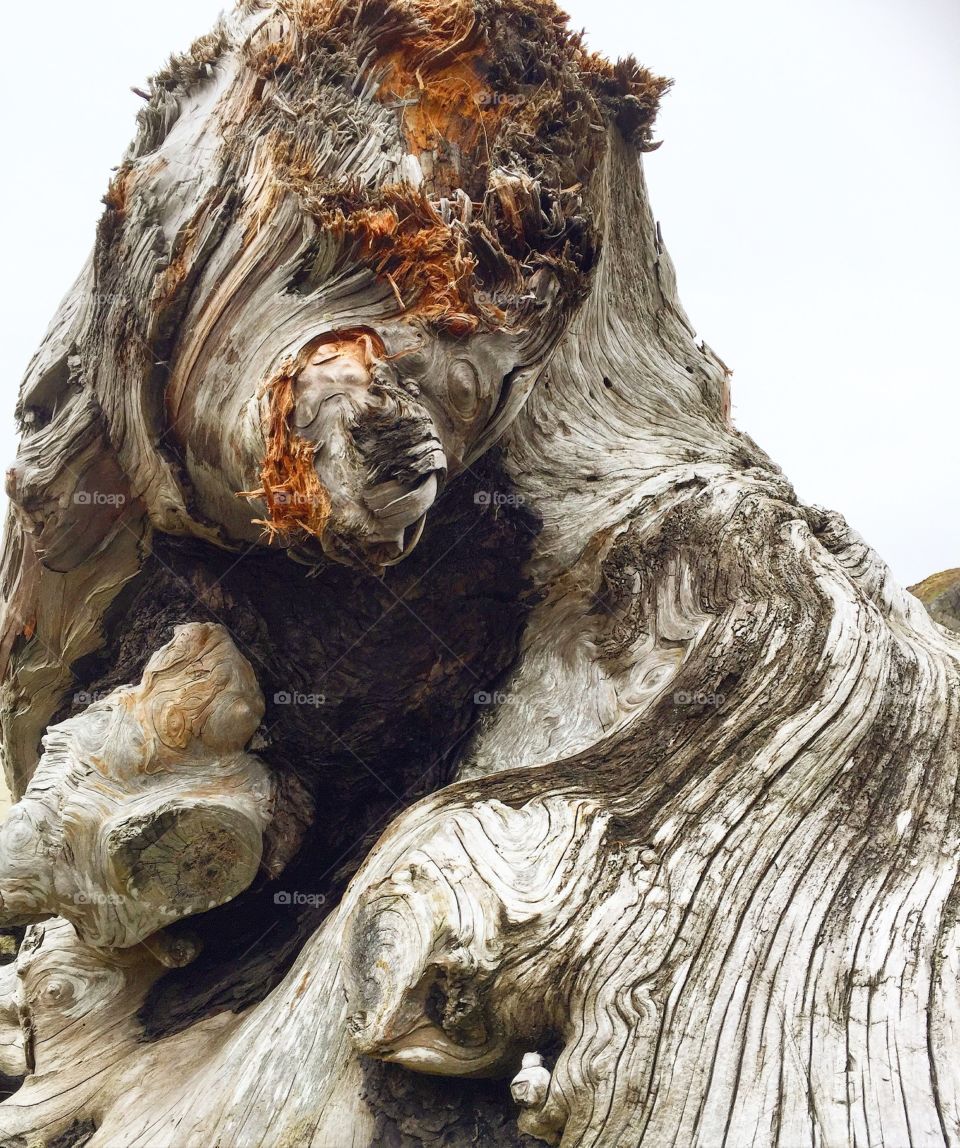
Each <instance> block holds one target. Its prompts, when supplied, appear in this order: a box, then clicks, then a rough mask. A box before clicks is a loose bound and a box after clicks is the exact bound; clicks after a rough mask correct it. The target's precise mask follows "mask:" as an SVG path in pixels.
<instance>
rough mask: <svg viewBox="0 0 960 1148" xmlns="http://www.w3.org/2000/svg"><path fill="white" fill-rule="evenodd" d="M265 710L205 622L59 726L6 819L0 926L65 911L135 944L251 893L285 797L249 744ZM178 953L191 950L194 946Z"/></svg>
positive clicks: (113, 942) (238, 659) (92, 931)
mask: <svg viewBox="0 0 960 1148" xmlns="http://www.w3.org/2000/svg"><path fill="white" fill-rule="evenodd" d="M263 707H264V703H263V695H262V694H261V692H260V688H259V686H258V685H257V681H256V678H255V676H254V674H253V670H252V669H251V668H250V664H249V663H248V662H247V660H246V659H245V658H244V657H243V656H242V655H241V654H240V653H239V652H238V650H237V648H236V646H235V645H234V644H233V641H232V640H231V638H230V635H229V634H228V633H227V632H226V631H225V630H224V629H223V628H222V627H220V626H213V625H209V624H205V623H197V624H192V625H186V626H181V627H178V629H177V632H176V634H175V636H174V638H173V639H172V640H171V641H170V642H169V643H168V644H167V645H166V646H164V647H163V648H162V649H161V650H158V651H157V653H156V654H154V656H153V657H152V658H151V659H150V661H149V662H148V663H147V666H146V669H145V671H144V674H143V679H142V680H141V682H140V684H139V685H137V686H127V687H123V688H121V689H118V690H115V691H114V692H113V693H111V694H109V695H108V696H107V697H105V698H103V699H102V700H99V701H96V702H94V703H93V704H92V705H90V706H88V707H87V708H86V709H85V710H84V711H83V712H82V713H80V714H78V716H77V717H74V718H70V719H69V720H68V721H65V722H63V723H61V724H60V725H56V726H51V727H50V729H49V730H48V731H47V734H46V736H45V738H44V754H43V757H42V758H41V759H40V762H39V764H38V766H37V769H36V771H35V773H34V775H33V777H32V779H31V781H30V784H29V785H28V786H27V791H26V793H25V794H24V795H23V797H22V798H21V799H20V801H18V802H17V803H16V804H15V805H14V806H13V808H12V809H11V810H10V811H9V813H8V814H7V817H6V819H5V820H4V822H3V824H2V826H0V924H6V925H11V924H13V925H16V924H28V923H30V922H33V921H40V920H43V919H45V918H48V917H54V916H63V917H65V918H66V919H67V920H68V921H70V922H71V923H72V924H73V925H74V926H75V927H76V929H77V931H78V933H79V934H80V936H81V937H82V938H83V939H84V940H85V941H87V942H88V943H90V944H91V945H94V946H98V947H101V948H128V947H130V946H131V945H136V944H139V943H140V942H141V941H144V940H146V938H148V937H150V936H151V935H153V934H155V933H157V932H159V930H161V929H163V928H165V927H166V926H169V925H171V924H173V923H174V922H175V921H177V920H179V919H180V918H181V917H185V916H189V915H191V914H193V913H198V912H202V911H205V910H208V909H211V908H214V907H215V906H217V905H221V904H223V903H224V902H225V901H229V900H231V899H232V898H233V897H235V896H237V895H238V894H239V893H241V892H243V890H244V889H246V888H247V886H248V885H249V884H250V883H251V882H252V881H253V879H254V878H255V877H256V875H257V872H258V870H259V868H260V865H261V859H262V854H263V834H264V831H265V829H266V827H267V825H268V823H269V820H270V816H271V812H272V807H273V782H272V780H271V778H270V775H269V772H268V771H267V770H266V768H265V767H264V765H263V763H262V762H261V761H259V760H258V759H257V758H256V757H254V756H253V755H252V754H248V753H245V752H244V747H245V746H246V744H247V743H248V742H249V741H250V739H251V738H252V737H253V735H254V733H255V731H256V729H257V726H258V725H259V724H260V719H261V718H262V717H263ZM160 944H161V942H160V941H159V940H157V941H156V942H155V945H156V946H157V947H159V946H160ZM165 950H166V951H167V952H168V954H169V959H170V961H171V963H183V962H184V961H185V960H187V959H189V955H190V954H189V946H186V950H187V951H186V952H184V951H183V950H184V945H183V943H182V942H181V943H179V944H178V943H171V944H170V945H167V946H165Z"/></svg>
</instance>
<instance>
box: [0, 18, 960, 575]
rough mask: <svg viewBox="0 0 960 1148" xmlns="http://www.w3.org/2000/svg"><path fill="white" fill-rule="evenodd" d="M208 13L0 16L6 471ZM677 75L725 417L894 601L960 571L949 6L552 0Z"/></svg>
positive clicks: (697, 271)
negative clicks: (139, 142) (730, 398)
mask: <svg viewBox="0 0 960 1148" xmlns="http://www.w3.org/2000/svg"><path fill="white" fill-rule="evenodd" d="M220 8H221V3H220V0H163V2H162V3H161V2H160V0H140V2H138V3H131V2H130V0H120V2H110V0H85V2H84V3H82V4H79V3H77V2H76V0H47V2H46V3H45V4H44V5H43V6H42V14H41V12H40V10H38V9H37V7H36V6H27V5H22V4H21V5H16V6H10V8H9V11H5V13H4V30H5V34H6V42H7V44H8V45H9V46H11V48H10V50H9V51H8V52H7V53H6V55H5V58H4V67H3V69H2V72H0V107H2V109H3V111H2V117H3V129H4V137H5V149H4V150H5V154H6V156H7V157H8V159H7V165H8V166H7V172H6V179H5V180H4V181H3V182H2V184H0V220H2V229H3V239H4V248H5V256H6V275H5V276H4V281H3V286H2V293H3V295H2V316H3V322H4V331H3V340H2V343H0V460H3V461H4V463H5V465H6V463H7V462H9V461H10V460H12V458H13V455H14V449H15V447H14V436H13V431H12V418H11V417H10V414H8V412H12V409H13V405H14V401H15V397H16V390H17V386H18V383H19V379H20V377H21V375H22V373H23V370H24V368H25V366H26V363H27V361H28V359H29V357H30V354H31V353H32V351H33V350H34V348H35V347H36V345H37V343H38V341H39V339H40V337H41V336H42V334H43V331H44V329H45V327H46V325H47V322H48V321H49V319H50V318H51V316H52V315H53V312H54V311H55V309H56V306H57V304H58V302H59V300H60V298H61V297H62V295H63V294H64V293H65V291H66V290H67V288H68V287H69V285H70V283H71V282H72V280H73V278H74V276H75V275H76V273H77V272H78V271H79V269H80V266H81V264H82V262H83V260H84V258H85V256H86V253H87V250H88V249H89V247H90V245H91V243H92V240H93V232H94V226H95V223H96V220H97V218H98V216H99V214H100V211H101V204H100V202H99V201H100V197H101V196H102V195H103V193H104V191H105V190H106V186H107V181H108V178H109V174H110V171H109V169H110V168H111V167H112V166H113V165H115V164H117V163H119V161H120V158H121V156H122V153H123V150H124V148H125V146H126V144H127V142H128V141H129V139H130V137H131V136H132V134H133V129H134V116H135V114H136V111H137V108H138V106H139V104H140V100H139V99H138V98H137V97H136V96H134V95H132V94H131V92H130V91H129V87H130V85H131V84H139V85H142V84H143V82H144V80H145V78H146V76H147V75H148V74H149V73H150V72H152V71H154V70H156V69H157V68H158V67H159V66H160V65H162V63H163V62H164V61H165V59H166V57H167V56H168V55H169V54H170V52H171V51H173V50H175V49H176V50H179V49H182V48H184V47H186V46H187V45H188V44H189V42H190V41H191V40H192V39H193V38H194V36H196V35H198V34H200V33H202V32H205V31H207V30H208V28H209V27H210V26H211V25H212V23H213V21H214V19H215V17H216V15H217V13H218V12H219V10H220ZM567 9H568V11H570V12H571V14H572V16H573V22H574V24H575V25H576V26H581V25H582V26H586V27H587V28H588V30H589V32H590V33H591V35H590V42H591V44H592V46H593V47H595V48H597V49H599V50H601V51H604V52H606V53H607V54H609V55H614V56H615V55H618V54H620V55H623V54H626V53H629V52H632V53H634V54H635V55H636V56H637V57H638V58H639V59H640V61H641V62H642V63H645V64H647V65H648V66H650V67H651V68H654V69H655V70H657V71H660V72H662V73H664V74H666V75H670V76H673V78H674V79H675V81H676V86H675V88H674V90H673V92H672V93H670V94H669V95H668V97H667V98H666V100H665V104H664V108H663V112H662V114H661V118H660V127H659V134H660V136H661V137H662V138H663V139H664V140H665V143H664V144H663V147H662V148H661V149H660V150H659V151H657V152H656V153H654V154H653V155H651V156H649V157H648V159H647V163H646V169H647V176H648V180H649V183H650V187H651V193H652V197H653V203H654V208H655V210H656V213H657V215H658V217H659V219H660V221H661V224H662V227H663V233H664V238H665V240H666V243H667V245H668V247H669V248H670V251H671V254H672V255H673V258H674V261H675V262H676V264H677V271H678V277H679V281H680V288H681V293H682V297H683V300H684V303H685V306H686V309H687V311H688V312H689V314H690V316H691V318H692V320H693V322H694V323H695V324H696V325H697V326H698V329H699V332H700V334H701V335H702V336H704V337H705V338H706V340H707V342H709V343H710V344H711V346H713V348H714V349H715V350H716V351H717V353H718V354H719V355H720V356H721V357H722V358H723V359H724V360H725V361H726V362H727V363H729V364H730V366H731V367H733V368H734V370H735V375H734V379H733V395H734V415H735V418H736V420H737V423H738V425H739V426H741V427H742V428H743V429H744V430H746V431H748V432H749V433H750V434H751V435H753V437H754V438H755V439H757V441H758V442H759V443H760V445H761V446H763V447H764V448H765V449H766V450H767V451H769V453H770V454H772V455H773V457H774V458H775V459H776V460H777V461H778V462H779V463H780V464H781V465H782V466H783V467H784V469H785V470H786V472H787V474H788V475H789V476H790V477H791V478H792V479H793V481H794V483H795V485H796V487H797V489H798V491H799V493H800V495H801V496H802V497H803V498H805V499H806V500H808V501H812V502H818V503H821V504H824V505H827V506H831V507H833V508H835V509H838V510H840V511H842V512H843V513H844V514H845V515H846V516H847V518H848V519H849V520H850V522H851V523H852V524H853V525H854V526H855V527H856V528H857V529H858V530H860V532H861V533H862V534H863V535H864V536H865V537H866V538H867V540H868V541H869V542H871V543H872V544H873V545H874V546H876V547H877V548H878V549H879V551H880V552H881V553H882V554H883V555H884V556H885V557H886V558H887V560H888V561H889V562H890V563H891V565H892V566H893V569H894V571H895V572H896V574H897V576H898V577H899V578H900V580H901V581H902V582H903V583H905V584H907V583H911V582H915V581H917V580H919V579H920V578H922V577H924V576H925V575H927V574H930V573H933V572H934V571H936V570H940V569H942V568H944V567H947V566H956V565H960V535H958V530H957V525H956V517H957V502H958V495H957V490H958V486H957V479H956V476H957V457H958V453H960V397H958V395H960V388H958V381H960V368H958V360H957V352H956V348H955V345H954V337H955V332H956V330H957V316H958V314H960V222H958V210H957V204H958V202H960V192H958V189H960V129H958V124H960V63H958V62H960V4H957V2H956V0H792V2H789V3H770V0H724V3H717V0H645V2H644V3H642V4H637V3H635V2H632V0H631V2H628V3H627V2H617V0H568V3H567Z"/></svg>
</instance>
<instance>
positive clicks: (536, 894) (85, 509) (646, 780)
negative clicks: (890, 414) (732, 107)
mask: <svg viewBox="0 0 960 1148" xmlns="http://www.w3.org/2000/svg"><path fill="white" fill-rule="evenodd" d="M664 86H665V84H664V82H663V81H660V80H658V79H657V78H655V77H653V76H651V75H650V74H649V73H647V72H645V71H643V70H642V69H639V68H638V67H637V66H636V65H635V64H634V63H633V62H632V61H627V62H624V63H622V64H620V65H616V66H611V65H608V64H606V63H604V62H603V61H600V60H598V59H596V58H595V57H592V56H590V55H589V53H587V52H586V50H585V49H584V48H583V45H582V44H581V43H580V41H579V39H578V38H577V37H574V36H571V35H569V34H568V33H567V32H566V31H565V28H564V25H563V22H562V20H561V19H560V17H559V14H558V13H557V11H556V10H555V9H554V8H553V7H552V4H550V3H547V2H545V0H536V2H533V3H531V2H528V0H497V2H496V3H489V4H487V3H484V4H476V5H472V4H456V5H451V6H445V7H441V6H439V5H435V4H434V3H432V2H430V0H420V2H419V3H418V4H416V5H407V4H399V3H397V4H394V3H391V2H389V0H378V2H377V3H369V4H364V5H360V6H359V7H358V6H357V5H349V4H322V5H321V4H314V3H308V2H306V0H299V2H296V3H288V4H282V5H277V6H276V7H266V6H261V5H259V4H249V3H248V4H245V5H241V6H240V8H239V9H238V10H237V11H236V13H234V14H233V15H232V16H231V17H230V18H229V19H228V20H227V21H226V22H225V23H224V24H223V25H222V26H221V27H220V28H219V29H218V30H217V32H215V33H214V34H213V35H212V36H211V37H208V38H206V39H205V40H203V41H201V42H199V43H198V45H195V47H194V50H193V51H192V53H190V54H188V56H186V57H184V58H181V59H178V60H174V61H172V62H171V65H170V67H169V68H168V69H167V70H166V71H165V72H164V73H162V74H161V75H160V76H158V77H157V78H156V80H155V81H154V86H153V95H152V98H151V100H150V103H149V105H148V106H146V107H145V109H144V112H143V113H142V116H141V124H140V132H139V135H138V138H137V141H136V142H135V144H134V145H133V148H132V150H131V153H130V155H129V157H128V158H127V160H126V161H125V162H124V164H123V165H122V167H121V168H120V170H119V172H118V174H117V177H116V179H115V180H114V182H113V184H112V186H111V190H110V192H109V193H108V196H107V205H106V211H105V214H104V218H103V220H102V222H101V225H100V228H99V231H98V235H97V242H96V246H95V249H94V253H93V256H92V259H91V262H90V264H89V265H88V267H87V269H86V270H85V271H84V273H83V274H82V275H81V278H80V280H79V281H78V284H77V286H76V287H75V288H74V290H73V291H72V293H71V295H70V296H69V297H68V299H67V300H66V301H65V303H64V305H63V307H62V308H61V311H60V312H59V314H58V316H57V318H56V319H55V321H54V324H53V325H52V327H51V330H50V332H49V334H48V336H47V339H46V341H45V343H44V345H43V346H42V348H41V350H40V351H39V352H38V355H37V357H36V358H35V360H34V363H33V364H32V365H31V369H30V371H29V373H28V376H27V379H26V382H25V384H24V389H23V393H22V396H21V401H20V406H19V415H20V417H21V419H22V422H23V426H24V435H23V445H22V449H21V455H20V457H19V458H18V461H17V464H16V466H15V468H14V471H13V473H12V476H11V480H10V483H11V491H12V497H13V500H14V503H15V509H14V511H13V513H12V515H11V519H10V522H9V524H8V533H7V542H6V552H5V563H6V564H5V568H4V583H3V584H4V597H5V601H6V607H7V615H6V629H5V646H4V650H5V656H6V658H7V668H6V670H5V674H4V678H3V705H2V716H3V750H4V761H5V766H6V769H7V773H8V777H9V778H10V781H11V784H12V788H13V791H14V794H15V796H16V797H18V798H19V799H20V800H19V801H18V804H17V805H16V806H15V807H14V809H13V810H12V811H11V813H10V815H9V817H8V819H7V821H6V823H5V825H4V827H3V830H2V833H0V893H2V897H3V906H2V909H0V915H2V916H3V918H4V920H5V921H6V923H8V924H9V925H11V926H14V925H16V926H19V928H20V929H21V930H22V929H23V927H24V926H25V927H26V933H25V936H24V938H23V940H22V942H21V943H20V945H19V952H18V953H17V956H16V958H15V960H14V961H13V962H12V963H9V964H7V965H6V966H5V968H4V970H3V971H4V975H5V988H4V992H5V996H4V998H3V1002H2V1004H0V1072H2V1073H4V1074H5V1076H6V1078H8V1080H9V1081H10V1087H11V1089H13V1088H14V1086H15V1085H16V1084H17V1082H18V1081H19V1079H20V1078H21V1077H22V1078H23V1082H22V1084H20V1085H19V1087H16V1088H15V1090H14V1091H13V1092H12V1095H11V1096H10V1098H9V1099H8V1100H7V1101H6V1102H5V1103H4V1104H3V1105H2V1106H0V1132H2V1135H3V1136H4V1137H5V1138H6V1139H5V1141H4V1143H8V1144H10V1145H18V1146H20V1145H33V1144H52V1143H59V1144H81V1143H89V1144H91V1145H104V1146H107V1145H109V1146H111V1148H113V1146H115V1145H120V1144H123V1145H131V1146H132V1145H137V1146H146V1145H154V1146H161V1145H210V1144H221V1145H261V1144H264V1145H277V1146H280V1145H314V1146H316V1148H321V1146H336V1148H340V1146H341V1145H343V1146H346V1145H356V1146H358V1148H359V1146H361V1145H423V1144H430V1145H450V1146H457V1148H459V1146H460V1145H467V1144H477V1143H479V1144H484V1145H511V1146H512V1145H529V1144H533V1143H535V1142H538V1141H545V1142H547V1143H553V1144H562V1145H563V1146H564V1148H573V1146H579V1145H595V1146H611V1148H612V1146H620V1145H624V1144H634V1145H644V1146H650V1145H655V1146H657V1148H659V1146H660V1145H665V1144H698V1145H703V1146H712V1145H723V1144H726V1145H739V1144H744V1145H747V1144H749V1145H757V1146H761V1145H780V1146H783V1148H795V1146H799V1145H811V1146H814V1145H816V1146H818V1148H819V1146H821V1145H846V1144H857V1145H860V1144H872V1145H877V1144H881V1145H884V1146H887V1148H891V1146H900V1145H920V1144H923V1145H928V1144H929V1145H951V1146H952V1145H957V1144H960V1089H958V1082H957V1075H956V1064H957V1063H958V1062H960V1047H958V1043H960V1041H958V1031H960V1000H958V991H957V967H958V939H960V925H958V912H957V910H958V897H960V886H958V882H957V871H958V864H960V838H958V834H957V825H958V820H957V813H958V810H957V801H958V798H957V794H958V764H960V754H958V749H960V733H958V724H960V714H958V710H960V646H958V643H957V636H956V634H955V633H953V632H951V631H948V630H947V629H946V628H945V627H943V626H940V625H938V624H937V623H935V622H934V621H933V620H931V618H930V617H929V616H928V615H927V613H926V611H925V610H924V607H923V605H922V604H921V603H920V602H919V601H918V600H917V599H916V598H914V597H912V596H911V595H909V594H907V593H906V592H904V591H902V590H901V589H900V588H899V587H898V586H897V585H896V584H895V582H894V580H893V579H892V577H891V575H890V573H889V571H888V570H887V568H886V567H885V566H884V564H883V563H882V561H881V560H880V559H879V558H878V556H877V555H876V554H875V553H874V552H873V551H871V550H870V548H869V547H868V546H867V545H866V544H865V543H864V542H863V541H862V540H861V539H860V538H858V537H857V536H856V535H855V534H854V533H853V532H852V531H851V530H850V529H849V527H848V526H847V525H846V524H845V523H844V521H843V520H842V518H841V517H840V516H839V515H837V514H835V513H832V512H830V511H827V510H823V509H820V508H816V507H807V506H804V505H803V504H802V503H801V502H800V501H799V500H798V499H797V497H796V495H795V493H794V491H793V489H792V487H791V486H790V484H789V482H788V480H787V479H786V478H785V477H784V475H783V474H782V473H781V472H780V470H779V469H778V468H777V467H776V465H775V464H774V463H772V462H771V461H770V460H769V459H768V458H767V456H766V455H765V454H764V453H763V452H762V450H760V449H759V448H758V447H757V446H756V445H755V444H754V443H753V442H752V441H750V440H749V439H748V438H747V437H746V436H744V435H742V434H741V433H739V432H738V431H737V430H736V429H735V428H734V427H733V426H732V425H731V423H730V419H729V393H728V376H729V372H728V371H727V369H726V367H725V366H724V364H723V363H722V362H721V361H720V359H719V358H718V357H717V356H716V355H715V354H714V353H713V352H712V351H711V350H710V349H709V348H708V347H707V346H705V345H704V344H703V343H702V342H698V341H697V339H696V336H695V332H694V329H693V328H692V326H691V324H690V322H689V320H688V319H687V317H686V316H685V314H684V312H683V310H682V308H681V306H680V304H679V301H678V298H677V293H676V284H675V279H674V272H673V268H672V264H671V262H670V259H669V256H668V255H667V253H666V250H665V248H664V245H663V240H662V236H661V234H660V230H659V228H658V227H657V226H656V224H655V222H654V220H653V217H652V215H651V211H650V207H649V204H648V198H647V193H646V188H645V185H644V181H643V174H642V168H641V162H640V153H641V152H642V151H644V150H648V149H649V148H650V147H651V146H652V145H651V140H650V132H651V125H652V120H653V115H654V113H655V110H656V102H657V98H658V97H659V95H660V94H661V93H662V91H663V89H664ZM177 627H181V628H179V629H178V628H177ZM138 683H139V684H138ZM44 731H46V734H45V737H44V743H43V746H41V745H40V739H41V736H42V735H44ZM41 754H42V756H41ZM198 894H200V895H201V896H202V895H205V900H201V896H198ZM18 936H19V934H18Z"/></svg>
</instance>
